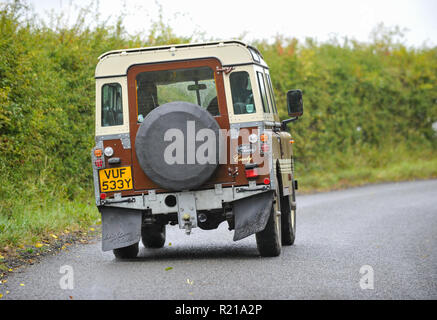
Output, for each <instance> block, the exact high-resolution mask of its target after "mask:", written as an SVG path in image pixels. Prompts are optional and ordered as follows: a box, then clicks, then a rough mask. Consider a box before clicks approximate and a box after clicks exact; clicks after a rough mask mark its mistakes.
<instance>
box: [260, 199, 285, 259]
mask: <svg viewBox="0 0 437 320" xmlns="http://www.w3.org/2000/svg"><path fill="white" fill-rule="evenodd" d="M277 199H278V200H279V197H277ZM255 237H256V245H257V247H258V251H259V253H260V255H261V256H262V257H277V256H279V255H280V254H281V247H282V245H281V243H282V242H281V218H280V216H279V215H278V214H277V213H276V211H275V204H274V203H273V204H272V209H271V211H270V217H269V220H268V221H267V225H266V227H265V229H264V230H263V231H260V232H258V233H256V235H255Z"/></svg>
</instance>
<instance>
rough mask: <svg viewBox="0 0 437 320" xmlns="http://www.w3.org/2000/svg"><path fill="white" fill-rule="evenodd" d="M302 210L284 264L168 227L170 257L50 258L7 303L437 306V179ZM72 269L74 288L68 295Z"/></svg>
mask: <svg viewBox="0 0 437 320" xmlns="http://www.w3.org/2000/svg"><path fill="white" fill-rule="evenodd" d="M297 203H298V216H297V240H296V243H295V245H294V246H291V247H283V249H282V254H281V256H279V257H277V258H260V257H259V256H258V252H257V248H256V243H255V237H254V236H251V237H249V238H246V239H244V240H241V241H239V242H233V241H232V236H233V231H228V229H227V224H226V223H223V224H222V225H220V227H219V228H218V229H217V230H213V231H203V230H200V229H194V230H193V234H192V235H191V236H186V235H185V234H184V233H183V231H182V230H179V228H178V227H168V229H167V242H166V245H165V247H164V248H163V249H155V250H151V249H145V248H144V247H141V248H140V254H139V258H138V259H136V260H132V261H117V260H115V259H114V256H113V254H112V252H102V251H101V243H100V240H95V241H94V243H91V244H87V245H76V246H73V247H71V249H69V251H64V252H61V253H60V254H58V255H56V256H50V257H46V258H44V259H43V260H42V261H41V262H40V263H38V264H35V265H33V266H29V267H25V268H24V269H22V271H21V272H19V273H16V274H13V275H11V276H10V277H9V279H8V283H7V290H9V291H10V293H9V294H8V295H5V296H4V297H3V299H71V298H73V299H437V180H431V181H416V182H404V183H394V184H382V185H374V186H367V187H361V188H354V189H349V190H345V191H336V192H329V193H320V194H314V195H305V196H298V199H297ZM169 242H171V246H169ZM65 265H68V266H71V267H72V270H73V280H74V281H73V282H72V283H73V285H74V289H73V290H69V289H61V287H60V279H61V277H62V276H63V274H61V273H60V268H61V267H62V266H65ZM363 266H367V267H363ZM169 267H171V268H172V269H170V270H166V269H167V268H169ZM362 267H363V269H362V271H363V273H360V269H361V268H362ZM67 268H68V267H67ZM370 268H371V269H370ZM372 271H373V272H372ZM372 273H373V289H371V288H369V287H371V286H372V280H371V275H372ZM69 274H71V273H69ZM363 277H364V278H363ZM366 279H367V281H365V280H366ZM360 283H361V284H363V283H364V288H365V289H363V288H362V287H361V286H360ZM20 284H24V286H20ZM366 288H367V289H366ZM0 290H4V288H0ZM2 293H3V292H2ZM70 297H71V298H70Z"/></svg>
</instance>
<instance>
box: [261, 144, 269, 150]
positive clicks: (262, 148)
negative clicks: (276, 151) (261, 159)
mask: <svg viewBox="0 0 437 320" xmlns="http://www.w3.org/2000/svg"><path fill="white" fill-rule="evenodd" d="M261 151H262V152H268V151H269V145H268V144H267V143H263V144H261Z"/></svg>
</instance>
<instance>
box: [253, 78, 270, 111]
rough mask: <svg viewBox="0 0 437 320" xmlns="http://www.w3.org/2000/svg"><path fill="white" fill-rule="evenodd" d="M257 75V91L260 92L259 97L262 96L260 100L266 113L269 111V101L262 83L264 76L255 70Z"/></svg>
mask: <svg viewBox="0 0 437 320" xmlns="http://www.w3.org/2000/svg"><path fill="white" fill-rule="evenodd" d="M256 74H257V76H258V85H259V91H260V92H261V98H262V102H263V110H264V112H266V113H269V112H270V109H269V103H268V101H267V93H266V85H265V83H264V76H263V74H262V73H261V72H259V71H257V73H256Z"/></svg>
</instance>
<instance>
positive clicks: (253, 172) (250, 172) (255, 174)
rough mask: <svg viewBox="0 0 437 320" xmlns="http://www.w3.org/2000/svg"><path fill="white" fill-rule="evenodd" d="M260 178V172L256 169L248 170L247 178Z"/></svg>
mask: <svg viewBox="0 0 437 320" xmlns="http://www.w3.org/2000/svg"><path fill="white" fill-rule="evenodd" d="M256 177H258V170H257V169H256V168H254V169H249V170H248V169H246V178H256Z"/></svg>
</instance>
